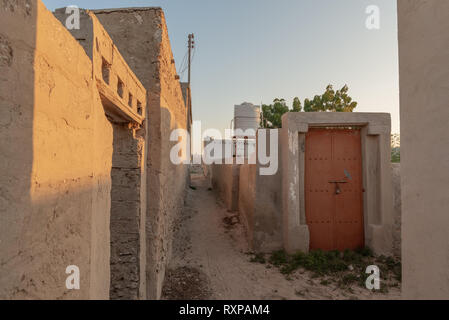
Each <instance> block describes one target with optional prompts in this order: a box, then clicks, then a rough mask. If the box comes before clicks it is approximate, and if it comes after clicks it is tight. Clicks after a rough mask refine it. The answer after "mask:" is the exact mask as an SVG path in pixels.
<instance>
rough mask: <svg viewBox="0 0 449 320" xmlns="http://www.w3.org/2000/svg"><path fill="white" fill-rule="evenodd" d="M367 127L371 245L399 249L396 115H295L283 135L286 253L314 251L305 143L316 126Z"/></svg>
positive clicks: (366, 207)
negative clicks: (393, 168) (396, 241)
mask: <svg viewBox="0 0 449 320" xmlns="http://www.w3.org/2000/svg"><path fill="white" fill-rule="evenodd" d="M332 126H348V127H349V126H357V127H361V139H362V176H363V188H364V190H365V192H364V195H363V209H364V210H363V211H364V229H365V244H366V246H367V247H370V248H371V249H372V250H373V251H374V252H375V253H376V254H385V255H389V254H392V251H393V188H392V180H391V117H390V114H387V113H337V112H332V113H331V112H316V113H315V112H313V113H306V112H290V113H287V114H285V115H284V116H283V117H282V129H281V135H280V144H281V158H282V164H281V168H282V169H281V170H282V190H283V192H282V194H283V199H282V211H283V212H282V217H283V221H282V224H283V243H284V249H285V250H286V251H287V252H289V253H294V252H297V251H302V252H308V251H309V243H310V235H309V228H308V226H307V224H306V215H305V205H304V199H305V192H304V185H305V181H304V177H305V139H306V133H307V132H308V131H309V128H312V127H332Z"/></svg>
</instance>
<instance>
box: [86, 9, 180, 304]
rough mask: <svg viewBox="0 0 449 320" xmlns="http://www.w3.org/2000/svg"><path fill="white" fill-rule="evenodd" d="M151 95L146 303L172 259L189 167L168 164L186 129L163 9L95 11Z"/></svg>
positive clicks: (158, 288) (155, 295) (158, 291)
mask: <svg viewBox="0 0 449 320" xmlns="http://www.w3.org/2000/svg"><path fill="white" fill-rule="evenodd" d="M94 12H95V14H96V16H97V17H98V19H99V20H100V22H101V23H102V25H103V26H104V28H105V29H106V31H107V32H108V33H109V35H110V36H111V38H112V40H113V41H114V43H115V45H116V46H117V47H118V49H119V51H120V53H121V54H122V55H123V57H124V58H125V60H126V62H127V63H128V65H129V66H130V67H131V69H132V70H133V71H134V73H135V74H136V75H137V77H138V78H139V80H140V81H141V82H142V84H143V85H144V86H145V88H146V89H147V103H148V108H147V109H148V112H147V119H148V121H147V122H146V130H147V134H148V137H149V138H148V139H147V143H148V144H147V148H146V150H148V155H147V181H146V183H147V195H148V197H147V214H146V215H147V222H146V229H147V232H146V234H147V277H146V278H147V288H146V289H147V297H148V298H150V299H157V298H159V297H160V294H161V290H162V282H163V279H164V275H165V267H166V265H167V264H168V262H169V259H170V255H171V242H172V230H173V228H172V227H173V221H174V219H175V217H176V216H177V215H178V214H179V213H180V212H181V211H182V208H183V205H184V196H185V188H186V182H187V175H188V166H186V165H180V166H175V165H173V164H172V163H171V161H170V150H171V147H172V146H173V145H174V144H176V142H170V134H171V132H172V130H173V129H176V128H186V127H187V108H186V107H185V104H184V100H183V96H182V90H181V85H180V83H179V80H176V78H175V75H176V68H175V64H174V60H173V54H172V52H171V46H170V41H169V38H168V32H167V27H166V21H165V17H164V13H163V11H162V10H161V9H160V8H129V9H111V10H95V11H94Z"/></svg>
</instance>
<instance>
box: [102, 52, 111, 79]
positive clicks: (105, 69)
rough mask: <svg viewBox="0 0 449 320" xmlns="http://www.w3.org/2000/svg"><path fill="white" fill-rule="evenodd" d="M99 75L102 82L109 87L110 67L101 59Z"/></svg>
mask: <svg viewBox="0 0 449 320" xmlns="http://www.w3.org/2000/svg"><path fill="white" fill-rule="evenodd" d="M101 75H102V77H103V81H104V82H106V84H108V85H109V75H110V66H109V63H108V62H107V61H106V60H105V59H104V58H103V59H102V64H101Z"/></svg>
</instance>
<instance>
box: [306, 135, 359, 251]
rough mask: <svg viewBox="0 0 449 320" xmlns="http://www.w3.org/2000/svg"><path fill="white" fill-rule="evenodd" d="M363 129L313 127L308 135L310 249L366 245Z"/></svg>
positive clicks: (307, 186)
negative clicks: (361, 130)
mask: <svg viewBox="0 0 449 320" xmlns="http://www.w3.org/2000/svg"><path fill="white" fill-rule="evenodd" d="M361 149H362V148H361V137H360V130H356V129H340V128H337V129H311V130H309V132H308V133H307V135H306V156H305V157H306V162H305V207H306V220H307V224H308V226H309V230H310V249H311V250H316V249H321V250H327V251H328V250H345V249H357V248H362V247H364V238H365V237H364V227H363V182H362V155H361V154H362V150H361Z"/></svg>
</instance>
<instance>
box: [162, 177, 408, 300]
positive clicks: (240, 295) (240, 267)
mask: <svg viewBox="0 0 449 320" xmlns="http://www.w3.org/2000/svg"><path fill="white" fill-rule="evenodd" d="M197 172H198V170H197ZM191 177H192V178H191V185H192V188H190V189H189V190H188V195H187V199H186V207H185V211H184V213H183V216H182V217H181V218H180V219H179V221H177V223H176V230H175V239H174V243H173V258H172V261H171V263H170V266H169V270H168V272H167V276H166V280H165V284H164V289H163V299H187V300H190V299H192V300H201V299H220V300H222V299H226V300H228V299H244V300H252V299H254V300H259V299H261V300H264V299H287V300H290V299H299V300H303V299H389V300H390V299H398V298H399V297H400V296H399V290H390V291H389V293H388V294H387V295H382V294H379V293H376V294H372V293H371V292H370V291H368V290H366V289H362V288H359V287H357V288H354V289H353V292H351V293H350V292H348V291H345V290H341V289H338V288H335V287H332V286H324V285H321V284H320V280H318V279H313V278H312V277H311V275H310V274H309V273H308V272H304V271H298V272H296V273H294V274H293V275H292V276H291V279H290V280H287V279H286V277H285V276H284V275H282V274H281V273H280V272H279V271H278V270H277V269H276V268H268V267H267V266H266V265H263V264H259V263H253V262H250V256H249V255H248V248H247V246H246V244H245V242H246V241H245V236H244V230H243V227H242V225H241V224H240V223H239V222H238V217H237V215H236V214H235V213H230V212H227V210H226V209H225V208H224V207H223V205H222V204H221V203H220V202H219V201H218V200H217V198H216V196H215V194H214V193H213V191H212V190H211V189H210V186H209V182H208V179H207V178H206V177H205V176H204V175H203V174H201V173H192V176H191Z"/></svg>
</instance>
